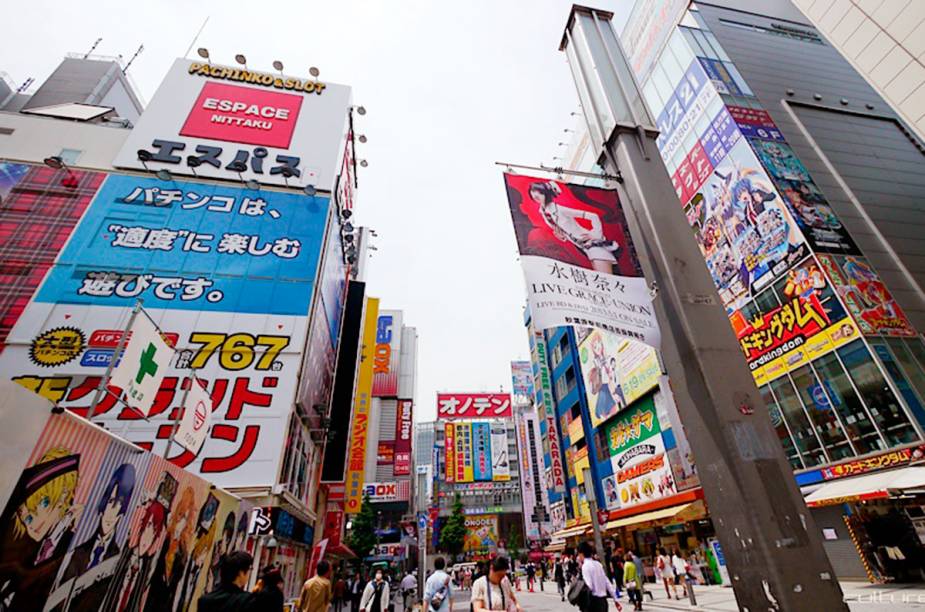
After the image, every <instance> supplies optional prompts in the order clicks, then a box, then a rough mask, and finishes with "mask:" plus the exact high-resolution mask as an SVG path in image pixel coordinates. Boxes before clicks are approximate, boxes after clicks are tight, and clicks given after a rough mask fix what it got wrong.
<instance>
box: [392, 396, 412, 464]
mask: <svg viewBox="0 0 925 612" xmlns="http://www.w3.org/2000/svg"><path fill="white" fill-rule="evenodd" d="M411 410H412V402H411V400H398V418H397V419H395V465H394V470H395V472H394V473H395V475H396V476H408V475H409V474H411V430H412V429H413V428H414V424H413V421H412V412H411Z"/></svg>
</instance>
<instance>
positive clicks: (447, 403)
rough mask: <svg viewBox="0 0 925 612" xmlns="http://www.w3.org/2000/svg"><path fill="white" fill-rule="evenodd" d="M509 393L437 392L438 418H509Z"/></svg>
mask: <svg viewBox="0 0 925 612" xmlns="http://www.w3.org/2000/svg"><path fill="white" fill-rule="evenodd" d="M513 414H514V413H513V411H512V409H511V396H510V394H509V393H438V394H437V418H438V419H444V420H449V419H478V418H483V419H494V418H510V417H511V416H513Z"/></svg>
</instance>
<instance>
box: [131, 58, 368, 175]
mask: <svg viewBox="0 0 925 612" xmlns="http://www.w3.org/2000/svg"><path fill="white" fill-rule="evenodd" d="M350 104H351V94H350V88H349V87H345V86H343V85H333V84H330V83H325V84H322V83H316V82H314V81H308V80H302V79H298V78H294V77H287V76H283V75H279V74H269V73H264V72H259V71H255V70H242V69H241V68H240V67H238V68H230V67H224V66H218V65H211V66H210V65H207V64H200V63H196V62H190V61H189V60H185V59H178V60H176V61H175V62H174V64H173V66H172V67H171V69H170V71H169V72H168V73H167V76H166V77H165V78H164V80H163V81H162V82H161V85H160V87H158V89H157V92H156V93H155V94H154V98H153V99H152V100H151V103H150V104H149V105H148V107H147V108H146V109H145V111H144V113H143V114H142V115H141V118H140V119H139V120H138V122H137V124H136V125H135V127H134V128H133V129H132V131H131V132H130V133H129V136H128V138H126V140H125V145H123V147H122V150H121V151H119V154H118V155H117V156H116V158H115V160H113V165H114V166H115V167H117V168H128V169H132V170H140V171H147V172H156V171H157V170H161V169H165V170H169V171H170V172H172V173H174V174H184V175H189V176H198V177H207V178H212V179H226V180H231V181H235V182H237V183H240V182H241V181H242V180H244V181H247V180H250V179H254V180H256V181H257V182H259V183H261V184H264V185H284V186H286V185H288V186H289V187H295V188H301V187H304V186H305V185H313V186H314V187H315V188H316V189H318V190H319V191H328V190H333V189H334V188H335V184H336V177H337V173H338V172H339V171H340V164H341V160H342V157H343V152H344V143H345V142H346V137H347V133H348V131H349V121H348V118H349V109H350ZM139 152H141V153H139ZM139 156H141V157H139Z"/></svg>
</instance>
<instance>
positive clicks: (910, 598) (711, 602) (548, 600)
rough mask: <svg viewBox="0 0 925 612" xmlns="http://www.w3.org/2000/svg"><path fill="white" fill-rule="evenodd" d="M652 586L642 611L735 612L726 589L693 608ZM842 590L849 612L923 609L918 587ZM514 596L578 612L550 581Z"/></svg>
mask: <svg viewBox="0 0 925 612" xmlns="http://www.w3.org/2000/svg"><path fill="white" fill-rule="evenodd" d="M654 587H655V585H654V584H648V585H647V586H646V589H647V590H648V591H649V592H650V593H652V595H653V596H654V599H651V600H650V599H649V598H648V597H646V600H645V602H644V603H643V609H644V610H704V611H707V610H709V611H716V612H734V611H735V610H738V607H737V606H736V603H735V598H734V596H733V593H732V589H731V588H728V587H717V586H698V587H696V591H695V595H696V597H697V605H696V606H692V605H690V604H689V603H688V601H687V600H686V599H685V600H682V601H677V600H669V599H667V598H666V597H665V593H664V590H655V589H654ZM842 591H843V592H844V594H845V601H846V602H847V603H848V607H849V608H850V609H851V610H852V612H867V611H874V610H925V588H922V587H921V586H920V585H914V586H911V585H873V584H866V583H860V582H843V583H842ZM517 597H518V599H519V601H520V604H521V606H522V607H523V608H524V610H525V611H526V612H577V609H576V608H574V607H573V606H572V605H571V604H569V603H568V602H562V601H561V600H560V599H559V595H558V594H557V593H556V590H555V585H554V584H553V583H551V582H547V583H546V584H545V591H543V592H540V591H536V592H534V593H530V592H526V591H519V592H518V593H517ZM468 601H469V591H457V592H456V593H454V595H453V606H454V610H455V612H464V611H465V610H467V609H468ZM621 603H622V604H623V609H624V610H626V611H628V610H631V609H632V607H631V606H629V604H628V603H627V601H626V595H625V593H624V596H623V598H622V599H621ZM611 609H613V608H611Z"/></svg>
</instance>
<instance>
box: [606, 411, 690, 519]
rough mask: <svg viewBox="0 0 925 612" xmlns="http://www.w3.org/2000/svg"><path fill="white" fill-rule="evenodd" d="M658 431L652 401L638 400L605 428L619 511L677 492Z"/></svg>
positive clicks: (659, 430) (659, 429) (656, 416)
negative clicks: (635, 404)
mask: <svg viewBox="0 0 925 612" xmlns="http://www.w3.org/2000/svg"><path fill="white" fill-rule="evenodd" d="M660 432H661V428H660V427H659V422H658V415H657V414H656V410H655V405H654V404H653V403H652V399H651V398H646V399H643V400H641V402H640V403H639V404H638V405H637V406H635V407H633V408H631V409H630V410H628V411H627V412H626V413H625V414H622V415H620V416H619V417H618V418H617V419H616V420H615V421H614V422H613V423H612V424H611V425H609V426H608V427H607V444H608V447H609V450H610V455H611V457H610V461H611V465H612V466H613V472H614V476H615V479H616V485H617V491H618V493H619V496H620V507H621V508H629V507H632V506H636V505H639V504H644V503H648V502H651V501H655V500H657V499H661V498H663V497H668V496H670V495H674V494H675V493H677V487H676V486H675V482H674V475H673V474H672V471H671V465H670V463H669V462H668V457H667V455H666V452H665V443H664V441H663V440H662V434H661V433H660Z"/></svg>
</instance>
